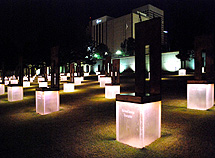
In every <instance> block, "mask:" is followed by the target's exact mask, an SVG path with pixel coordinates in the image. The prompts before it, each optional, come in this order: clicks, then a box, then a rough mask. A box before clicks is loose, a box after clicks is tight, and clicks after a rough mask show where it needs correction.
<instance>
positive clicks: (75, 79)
mask: <svg viewBox="0 0 215 158" xmlns="http://www.w3.org/2000/svg"><path fill="white" fill-rule="evenodd" d="M81 81H82V78H81V77H74V83H75V85H80V84H81Z"/></svg>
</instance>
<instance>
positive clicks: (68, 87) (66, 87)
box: [63, 83, 75, 92]
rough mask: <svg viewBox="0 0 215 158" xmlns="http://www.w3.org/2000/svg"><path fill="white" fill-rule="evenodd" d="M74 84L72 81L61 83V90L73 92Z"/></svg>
mask: <svg viewBox="0 0 215 158" xmlns="http://www.w3.org/2000/svg"><path fill="white" fill-rule="evenodd" d="M74 87H75V84H74V83H64V84H63V91H64V92H74V89H75V88H74Z"/></svg>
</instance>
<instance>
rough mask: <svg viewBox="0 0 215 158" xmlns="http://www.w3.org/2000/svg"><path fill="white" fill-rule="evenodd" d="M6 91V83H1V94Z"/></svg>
mask: <svg viewBox="0 0 215 158" xmlns="http://www.w3.org/2000/svg"><path fill="white" fill-rule="evenodd" d="M4 93H5V85H4V84H0V95H2V94H4Z"/></svg>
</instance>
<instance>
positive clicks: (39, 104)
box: [36, 91, 60, 115]
mask: <svg viewBox="0 0 215 158" xmlns="http://www.w3.org/2000/svg"><path fill="white" fill-rule="evenodd" d="M59 98H60V97H59V91H36V113H39V114H41V115H46V114H49V113H52V112H55V111H59V104H60V99H59Z"/></svg>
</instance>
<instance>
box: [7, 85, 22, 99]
mask: <svg viewBox="0 0 215 158" xmlns="http://www.w3.org/2000/svg"><path fill="white" fill-rule="evenodd" d="M7 88H8V101H10V102H12V101H18V100H23V87H21V86H13V87H7Z"/></svg>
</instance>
